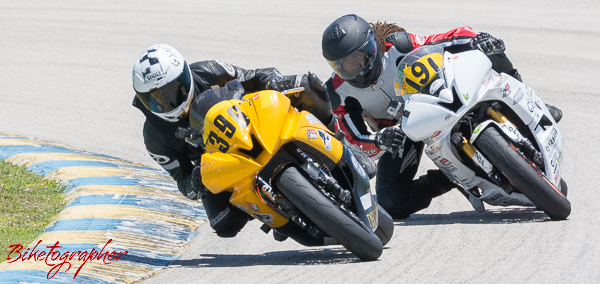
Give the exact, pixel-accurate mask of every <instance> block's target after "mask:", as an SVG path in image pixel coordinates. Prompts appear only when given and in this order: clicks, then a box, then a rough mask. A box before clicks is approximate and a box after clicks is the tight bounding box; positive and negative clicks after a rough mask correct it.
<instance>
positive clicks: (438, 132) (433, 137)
mask: <svg viewBox="0 0 600 284" xmlns="http://www.w3.org/2000/svg"><path fill="white" fill-rule="evenodd" d="M440 133H442V132H441V131H439V130H438V131H436V132H434V133H433V135H431V137H430V138H431V139H435V138H436V137H438V136H440Z"/></svg>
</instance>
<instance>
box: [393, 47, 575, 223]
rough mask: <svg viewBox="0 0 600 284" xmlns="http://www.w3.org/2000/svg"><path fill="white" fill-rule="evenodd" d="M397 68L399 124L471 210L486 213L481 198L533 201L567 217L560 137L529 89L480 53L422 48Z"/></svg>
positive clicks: (495, 202)
mask: <svg viewBox="0 0 600 284" xmlns="http://www.w3.org/2000/svg"><path fill="white" fill-rule="evenodd" d="M399 66H401V68H399V72H398V74H399V79H398V78H397V80H400V82H402V83H400V84H398V83H397V84H396V91H397V93H398V95H403V96H402V98H403V99H404V101H405V104H404V110H403V113H402V114H403V116H402V122H401V126H402V130H403V131H404V133H405V134H406V136H407V137H408V138H410V139H412V140H413V141H423V142H424V143H425V144H426V145H427V146H426V148H425V153H426V154H427V156H429V158H431V160H432V161H433V162H434V163H435V165H436V166H437V167H438V168H439V169H440V170H441V171H442V172H443V173H444V174H445V175H446V176H448V178H449V179H450V180H451V181H452V182H454V183H456V184H457V185H459V186H460V187H461V188H462V189H463V190H462V192H463V194H465V196H466V197H467V198H468V199H469V201H470V202H471V204H472V205H473V208H474V209H475V210H476V211H478V212H483V211H485V207H484V205H483V202H485V203H488V204H490V205H500V206H510V205H522V206H537V207H538V208H539V209H541V210H543V211H544V212H545V213H546V214H547V215H548V216H550V218H551V219H554V220H563V219H566V218H567V217H568V216H569V214H570V212H571V203H570V202H569V200H568V199H567V198H566V195H567V186H566V183H565V182H564V181H562V179H561V170H562V162H563V160H564V159H563V154H564V153H563V152H564V151H563V136H562V135H561V132H560V130H559V129H558V126H557V124H556V122H555V121H554V119H553V117H552V115H551V114H550V113H549V111H548V109H547V107H546V105H545V104H544V103H543V102H542V100H541V99H540V97H539V96H538V95H537V94H536V93H535V92H534V91H533V90H532V89H531V88H529V87H527V86H526V85H525V84H523V83H521V82H519V81H518V80H516V79H514V78H513V77H511V76H509V75H507V74H505V73H500V74H498V73H497V72H495V71H494V70H492V69H491V66H492V64H491V62H490V60H489V59H488V58H487V57H486V56H485V54H483V53H482V52H479V51H466V52H462V53H457V54H451V53H448V52H445V53H444V51H443V48H441V47H436V46H425V47H422V48H419V49H416V50H414V51H413V52H411V53H409V54H408V55H407V56H406V57H404V59H403V60H402V61H401V62H400V65H399ZM397 82H398V81H397ZM410 90H416V92H414V93H412V94H408V93H410ZM400 153H402V152H401V151H400Z"/></svg>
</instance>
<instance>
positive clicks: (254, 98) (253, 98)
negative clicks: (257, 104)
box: [252, 94, 260, 100]
mask: <svg viewBox="0 0 600 284" xmlns="http://www.w3.org/2000/svg"><path fill="white" fill-rule="evenodd" d="M258 97H260V94H256V95H254V96H252V100H256V99H258Z"/></svg>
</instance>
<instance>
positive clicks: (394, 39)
mask: <svg viewBox="0 0 600 284" xmlns="http://www.w3.org/2000/svg"><path fill="white" fill-rule="evenodd" d="M385 39H386V41H387V42H389V43H391V44H392V45H394V47H396V49H397V50H398V51H400V52H401V53H409V52H411V51H412V50H413V44H412V40H411V39H410V36H409V35H408V33H407V32H395V33H391V34H389V35H388V36H387V37H386V38H385Z"/></svg>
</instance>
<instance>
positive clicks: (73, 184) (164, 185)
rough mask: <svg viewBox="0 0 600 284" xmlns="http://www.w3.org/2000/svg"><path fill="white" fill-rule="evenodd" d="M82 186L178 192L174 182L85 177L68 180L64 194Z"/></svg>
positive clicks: (137, 178)
mask: <svg viewBox="0 0 600 284" xmlns="http://www.w3.org/2000/svg"><path fill="white" fill-rule="evenodd" d="M84 185H142V186H152V187H158V188H160V189H164V190H168V191H177V190H178V189H177V184H176V183H175V181H165V180H156V179H149V178H140V177H122V176H110V177H86V178H76V179H72V180H69V183H68V184H67V189H66V190H65V194H69V193H70V192H71V190H73V189H75V188H77V187H79V186H84Z"/></svg>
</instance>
